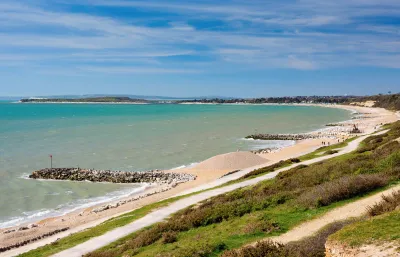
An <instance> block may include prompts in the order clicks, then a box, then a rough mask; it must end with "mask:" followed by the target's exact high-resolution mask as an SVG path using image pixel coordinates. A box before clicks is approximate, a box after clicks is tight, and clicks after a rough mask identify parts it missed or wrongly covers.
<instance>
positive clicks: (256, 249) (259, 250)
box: [222, 240, 290, 257]
mask: <svg viewBox="0 0 400 257" xmlns="http://www.w3.org/2000/svg"><path fill="white" fill-rule="evenodd" d="M258 256H260V257H264V256H265V257H268V256H271V257H272V256H273V257H289V256H290V255H289V253H288V252H287V249H286V248H285V246H284V245H283V244H279V243H275V242H272V241H270V240H266V241H260V242H258V243H257V244H256V245H255V246H246V247H243V248H241V249H239V250H230V251H226V252H224V253H223V254H222V257H258Z"/></svg>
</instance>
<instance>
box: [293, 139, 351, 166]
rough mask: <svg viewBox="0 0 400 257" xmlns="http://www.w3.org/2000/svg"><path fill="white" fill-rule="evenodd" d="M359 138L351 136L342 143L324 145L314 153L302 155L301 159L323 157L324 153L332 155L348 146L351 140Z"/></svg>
mask: <svg viewBox="0 0 400 257" xmlns="http://www.w3.org/2000/svg"><path fill="white" fill-rule="evenodd" d="M357 138H358V137H351V138H349V139H347V140H345V141H343V142H341V143H338V144H334V145H330V146H322V147H320V148H318V149H317V150H315V151H314V152H312V153H309V154H306V155H303V156H302V157H300V160H301V161H307V160H310V159H314V158H317V157H321V156H324V155H331V154H334V153H337V150H338V149H341V148H344V147H346V146H348V145H349V143H350V142H352V141H354V140H355V139H357Z"/></svg>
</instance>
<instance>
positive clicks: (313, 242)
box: [222, 220, 354, 257]
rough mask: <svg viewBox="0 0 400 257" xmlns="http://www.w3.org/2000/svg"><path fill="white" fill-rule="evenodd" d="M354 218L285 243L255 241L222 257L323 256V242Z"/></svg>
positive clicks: (227, 252)
mask: <svg viewBox="0 0 400 257" xmlns="http://www.w3.org/2000/svg"><path fill="white" fill-rule="evenodd" d="M353 222H354V220H345V221H337V222H334V223H332V224H329V225H327V226H325V227H324V228H322V229H320V230H319V231H318V232H317V233H316V234H314V235H312V236H310V237H306V238H304V239H302V240H299V241H296V242H290V243H288V244H286V245H284V244H279V243H274V242H272V241H270V240H264V241H260V242H257V244H256V245H250V246H246V247H243V248H241V249H239V250H231V251H226V252H224V253H223V254H222V257H254V256H274V257H279V256H282V257H324V256H325V242H326V240H327V238H328V236H330V235H331V234H333V233H335V232H337V231H338V230H340V229H342V228H343V227H344V226H346V225H348V224H351V223H353Z"/></svg>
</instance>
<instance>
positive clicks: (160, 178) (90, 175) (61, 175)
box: [29, 168, 196, 185]
mask: <svg viewBox="0 0 400 257" xmlns="http://www.w3.org/2000/svg"><path fill="white" fill-rule="evenodd" d="M29 178H32V179H53V180H70V181H90V182H109V183H157V184H170V185H172V184H175V185H176V184H180V183H185V182H188V181H192V180H195V179H196V176H194V175H191V174H187V173H173V172H162V171H158V170H156V171H141V172H130V171H111V170H94V169H80V168H52V169H49V168H47V169H41V170H38V171H34V172H33V173H32V174H31V175H30V176H29Z"/></svg>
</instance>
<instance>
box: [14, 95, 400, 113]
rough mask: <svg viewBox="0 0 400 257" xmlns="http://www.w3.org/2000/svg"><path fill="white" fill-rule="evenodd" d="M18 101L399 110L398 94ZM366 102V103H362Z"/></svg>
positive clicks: (111, 97)
mask: <svg viewBox="0 0 400 257" xmlns="http://www.w3.org/2000/svg"><path fill="white" fill-rule="evenodd" d="M19 102H20V103H52V104H59V103H67V104H185V105H190V104H209V105H220V104H231V105H249V104H250V105H263V104H264V105H267V104H271V105H278V104H279V105H281V104H282V105H285V104H286V105H293V104H295V105H297V104H299V105H310V104H311V105H314V104H318V105H350V106H351V105H353V106H363V107H381V108H385V109H388V110H398V109H400V94H389V95H375V96H290V97H266V98H265V97H262V98H229V99H228V98H202V99H192V100H178V99H170V100H148V99H140V98H131V97H127V96H101V97H85V98H24V99H21V100H20V101H19ZM366 104H367V105H366Z"/></svg>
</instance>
